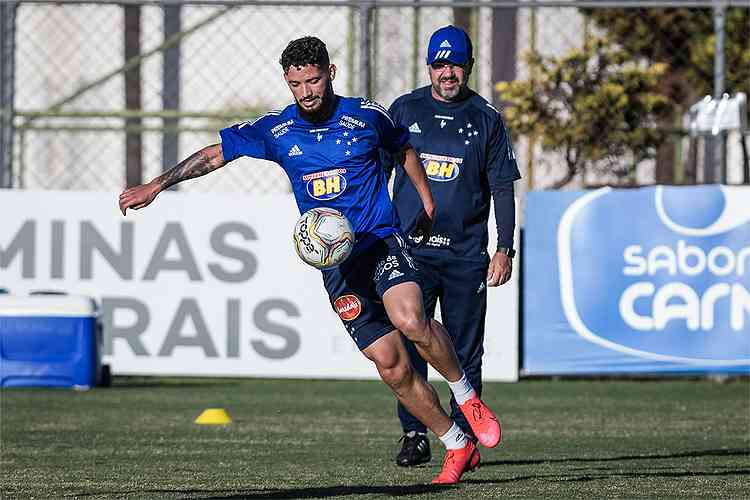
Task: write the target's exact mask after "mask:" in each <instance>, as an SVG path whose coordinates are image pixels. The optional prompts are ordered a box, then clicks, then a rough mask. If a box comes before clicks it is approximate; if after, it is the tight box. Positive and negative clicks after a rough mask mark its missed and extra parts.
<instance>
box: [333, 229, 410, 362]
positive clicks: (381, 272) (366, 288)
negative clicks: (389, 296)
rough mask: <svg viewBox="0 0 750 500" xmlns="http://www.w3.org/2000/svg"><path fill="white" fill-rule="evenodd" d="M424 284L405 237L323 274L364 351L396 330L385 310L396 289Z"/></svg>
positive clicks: (380, 244)
mask: <svg viewBox="0 0 750 500" xmlns="http://www.w3.org/2000/svg"><path fill="white" fill-rule="evenodd" d="M406 282H414V283H417V284H418V285H419V284H420V280H419V274H418V272H417V265H416V263H415V262H414V259H413V258H412V256H411V254H409V249H408V248H407V247H406V244H405V242H404V239H403V237H402V236H401V235H398V234H393V235H391V236H388V237H386V238H385V239H382V240H378V241H377V242H375V243H373V244H372V245H371V246H369V247H367V249H365V250H364V251H362V253H359V254H357V255H354V256H352V257H350V258H349V259H347V260H346V261H345V262H344V263H343V264H341V265H340V266H339V267H337V268H335V269H330V270H327V271H323V284H324V285H325V288H326V291H327V292H328V298H329V299H330V301H331V306H332V307H333V310H334V311H336V314H338V315H339V318H341V321H342V322H343V323H344V326H345V327H346V330H347V332H349V335H350V336H351V337H352V339H353V340H354V342H355V343H356V344H357V347H359V349H360V350H363V349H365V348H366V347H368V346H369V345H370V344H372V343H373V342H375V341H376V340H378V339H379V338H380V337H382V336H383V335H385V334H387V333H389V332H391V331H393V330H395V328H394V327H393V324H391V321H390V320H389V319H388V314H386V312H385V306H383V294H384V293H385V292H386V290H388V289H389V288H391V287H392V286H395V285H398V284H401V283H406Z"/></svg>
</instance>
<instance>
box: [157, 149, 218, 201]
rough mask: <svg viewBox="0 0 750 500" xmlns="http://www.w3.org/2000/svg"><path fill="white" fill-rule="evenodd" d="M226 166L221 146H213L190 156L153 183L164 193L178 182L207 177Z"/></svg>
mask: <svg viewBox="0 0 750 500" xmlns="http://www.w3.org/2000/svg"><path fill="white" fill-rule="evenodd" d="M224 165H226V162H225V161H224V155H223V154H222V150H221V144H212V145H211V146H206V147H205V148H203V149H201V150H200V151H196V152H195V153H193V154H192V155H190V156H188V157H187V158H185V159H184V160H183V161H181V162H180V163H178V164H177V165H176V166H175V167H173V168H171V169H169V170H167V171H166V172H164V173H163V174H162V175H160V176H159V177H157V178H156V179H154V180H153V181H152V182H154V183H156V184H158V185H159V188H160V189H161V190H162V191H163V190H165V189H167V188H169V187H170V186H174V185H175V184H177V183H178V182H182V181H184V180H186V179H193V178H195V177H200V176H202V175H206V174H207V173H209V172H213V171H214V170H216V169H217V168H221V167H223V166H224Z"/></svg>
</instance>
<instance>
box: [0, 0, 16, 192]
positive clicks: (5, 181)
mask: <svg viewBox="0 0 750 500" xmlns="http://www.w3.org/2000/svg"><path fill="white" fill-rule="evenodd" d="M16 7H17V3H16V2H5V3H0V188H11V187H13V137H14V126H13V113H14V107H13V104H14V91H15V62H16V56H15V54H16V48H15V40H16V33H15V28H16Z"/></svg>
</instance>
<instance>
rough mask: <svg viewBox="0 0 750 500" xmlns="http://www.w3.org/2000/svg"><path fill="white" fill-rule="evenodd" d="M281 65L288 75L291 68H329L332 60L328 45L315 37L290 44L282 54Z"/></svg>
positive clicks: (299, 39)
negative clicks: (309, 66)
mask: <svg viewBox="0 0 750 500" xmlns="http://www.w3.org/2000/svg"><path fill="white" fill-rule="evenodd" d="M279 64H281V67H282V68H284V73H286V72H287V71H289V68H290V67H291V66H307V65H308V64H314V65H316V66H318V67H319V68H328V65H329V64H330V59H329V58H328V49H326V44H325V43H323V41H322V40H320V39H319V38H316V37H314V36H306V37H304V38H298V39H297V40H292V41H291V42H289V45H287V46H286V48H285V49H284V52H282V53H281V58H280V59H279Z"/></svg>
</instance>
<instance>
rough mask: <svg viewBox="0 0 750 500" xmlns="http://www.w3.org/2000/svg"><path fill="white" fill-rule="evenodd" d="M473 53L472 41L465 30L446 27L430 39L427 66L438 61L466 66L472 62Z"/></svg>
mask: <svg viewBox="0 0 750 500" xmlns="http://www.w3.org/2000/svg"><path fill="white" fill-rule="evenodd" d="M472 52H473V49H472V45H471V39H470V38H469V35H467V34H466V32H465V31H464V30H462V29H461V28H457V27H456V26H453V25H449V26H444V27H442V28H440V29H439V30H437V31H435V33H433V34H432V36H431V37H430V43H429V45H428V46H427V64H432V63H434V62H436V61H448V62H451V63H453V64H466V63H468V62H469V61H470V60H471V58H472Z"/></svg>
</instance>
